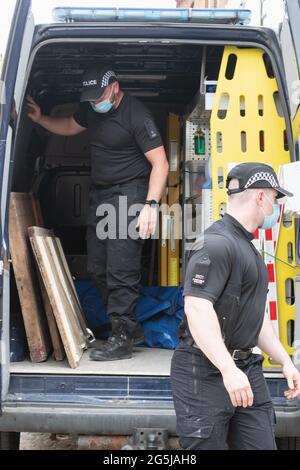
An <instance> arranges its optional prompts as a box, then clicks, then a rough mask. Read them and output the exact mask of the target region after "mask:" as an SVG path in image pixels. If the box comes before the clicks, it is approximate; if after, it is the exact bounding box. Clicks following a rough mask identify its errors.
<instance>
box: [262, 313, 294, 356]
mask: <svg viewBox="0 0 300 470" xmlns="http://www.w3.org/2000/svg"><path fill="white" fill-rule="evenodd" d="M258 347H259V348H260V349H261V350H262V351H263V352H265V353H266V354H268V355H269V356H271V357H272V359H273V360H274V361H275V362H276V363H277V364H282V365H283V364H285V363H286V362H287V361H290V357H289V355H288V353H287V352H286V350H285V349H284V347H283V346H282V344H281V342H280V341H279V339H278V337H277V336H276V334H275V332H274V330H273V327H272V325H271V322H270V320H269V318H268V316H267V315H265V318H264V322H263V326H262V329H261V330H260V334H259V337H258Z"/></svg>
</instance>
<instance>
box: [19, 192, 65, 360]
mask: <svg viewBox="0 0 300 470" xmlns="http://www.w3.org/2000/svg"><path fill="white" fill-rule="evenodd" d="M31 196H32V195H31ZM32 204H33V206H35V209H34V213H35V218H36V220H37V221H40V223H41V224H42V223H43V219H42V216H41V211H40V209H39V207H40V205H39V203H38V200H37V199H36V198H34V197H32ZM35 228H36V229H37V230H38V229H39V228H41V227H35ZM31 229H32V227H28V234H29V235H30V233H31ZM41 230H44V229H42V228H41ZM51 233H52V232H51ZM35 263H36V267H37V270H36V271H37V276H38V281H39V285H40V289H41V294H42V299H43V304H44V309H45V313H46V317H47V321H48V327H49V332H50V337H51V341H52V346H53V355H54V358H55V360H56V361H63V360H64V358H65V351H64V346H63V343H62V340H61V337H60V334H59V330H58V327H57V324H56V320H55V316H54V313H53V310H52V307H51V303H50V300H49V297H48V294H47V291H46V287H45V285H44V281H43V278H42V276H41V273H40V270H39V266H38V265H37V262H36V259H35Z"/></svg>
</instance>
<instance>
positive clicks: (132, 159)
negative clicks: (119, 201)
mask: <svg viewBox="0 0 300 470" xmlns="http://www.w3.org/2000/svg"><path fill="white" fill-rule="evenodd" d="M73 118H74V119H75V121H76V122H77V123H78V124H79V125H80V126H82V127H86V128H87V129H88V132H89V141H90V145H91V177H92V181H93V183H95V184H105V185H106V184H109V185H110V184H117V183H124V182H125V181H130V180H132V179H135V178H143V177H145V178H148V177H149V175H150V172H151V168H152V167H151V164H150V162H149V161H148V160H147V158H146V157H145V155H144V154H145V153H146V152H149V151H150V150H153V149H155V148H157V147H160V146H161V145H163V142H162V139H161V136H160V134H159V131H158V129H157V127H156V125H155V123H154V120H153V117H152V115H151V113H150V111H148V109H147V108H146V107H145V106H144V105H143V103H141V102H140V101H139V100H137V99H136V98H134V97H133V96H130V95H128V94H127V93H124V96H123V98H122V100H121V102H120V104H119V106H118V107H117V109H114V110H112V111H110V112H108V113H106V114H100V113H97V112H95V111H94V110H93V109H92V107H91V105H90V103H88V102H84V103H80V106H79V108H78V110H77V112H76V113H75V114H74V116H73Z"/></svg>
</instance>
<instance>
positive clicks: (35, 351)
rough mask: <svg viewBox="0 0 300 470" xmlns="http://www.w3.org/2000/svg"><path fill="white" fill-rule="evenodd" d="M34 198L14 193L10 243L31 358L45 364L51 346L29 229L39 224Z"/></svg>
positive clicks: (12, 196) (26, 194)
mask: <svg viewBox="0 0 300 470" xmlns="http://www.w3.org/2000/svg"><path fill="white" fill-rule="evenodd" d="M35 213H36V212H35V209H34V204H33V198H32V195H30V194H29V193H11V196H10V212H9V218H10V220H9V240H10V251H11V257H12V264H13V269H14V273H15V278H16V285H17V289H18V294H19V298H20V304H21V309H22V315H23V319H24V326H25V331H26V337H27V341H28V348H29V352H30V357H31V360H32V361H33V362H42V361H45V360H46V359H47V357H48V355H49V353H50V349H51V345H50V338H49V331H48V328H47V322H46V321H45V313H44V309H43V304H42V299H41V293H40V290H39V287H38V278H37V274H36V271H35V265H34V260H33V256H32V252H31V249H30V243H29V239H28V233H27V229H28V227H29V226H31V225H35V224H36V222H37V221H36V215H35Z"/></svg>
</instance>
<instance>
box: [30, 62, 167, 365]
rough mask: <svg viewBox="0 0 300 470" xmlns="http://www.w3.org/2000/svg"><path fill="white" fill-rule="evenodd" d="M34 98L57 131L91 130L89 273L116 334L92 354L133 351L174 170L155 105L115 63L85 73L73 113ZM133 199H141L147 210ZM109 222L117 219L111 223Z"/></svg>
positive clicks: (37, 115)
mask: <svg viewBox="0 0 300 470" xmlns="http://www.w3.org/2000/svg"><path fill="white" fill-rule="evenodd" d="M27 100H28V106H29V114H28V116H29V117H30V118H31V119H32V120H33V121H34V122H36V123H38V124H40V125H41V126H43V127H44V128H45V129H47V130H49V131H51V132H53V133H56V134H60V135H66V136H68V135H76V134H79V133H80V132H83V131H85V130H88V133H89V140H90V144H91V177H92V185H91V189H90V195H89V213H88V221H87V252H88V272H89V274H90V276H91V278H92V279H93V281H94V282H95V284H96V285H97V287H98V288H99V290H100V292H101V294H102V298H103V300H104V303H105V304H106V308H107V313H108V315H109V316H110V319H111V322H112V334H111V336H110V338H109V339H108V341H107V342H104V343H103V344H102V345H101V346H99V348H98V349H93V350H92V351H91V355H90V357H91V359H93V360H98V361H108V360H116V359H125V358H130V357H132V347H133V344H137V343H138V342H140V341H142V340H143V339H144V338H143V330H142V328H141V326H140V325H138V323H137V322H136V318H135V308H136V303H137V300H138V298H139V283H140V279H141V256H142V246H143V241H144V240H145V239H146V238H149V237H150V235H151V234H154V232H155V227H156V221H157V204H158V202H159V200H160V198H161V195H162V192H163V190H164V187H165V183H166V179H167V175H168V169H169V166H168V161H167V159H166V155H165V151H164V147H163V142H162V139H161V136H160V134H159V131H158V130H157V127H156V125H155V122H154V120H153V117H152V115H151V113H150V112H149V110H148V109H147V108H146V107H145V106H144V105H143V103H141V102H140V101H139V100H137V99H136V98H134V97H133V96H130V95H128V94H127V93H124V92H123V91H122V90H121V88H120V85H119V82H118V80H117V76H116V74H115V73H114V71H113V70H111V68H110V67H109V66H102V67H92V68H91V69H89V70H87V71H86V72H85V74H84V76H83V79H82V93H81V98H80V101H81V103H80V106H79V108H78V110H77V111H76V113H75V114H74V116H72V117H67V118H54V117H49V116H44V115H42V113H41V111H40V108H39V106H38V105H37V104H36V103H35V102H34V100H33V99H32V98H31V97H28V98H27ZM124 198H125V199H126V204H125V200H124ZM133 205H139V206H140V213H139V215H138V211H137V213H134V210H133V209H134V207H133ZM136 207H137V206H136ZM106 208H107V211H108V214H107V211H106V210H104V209H106ZM110 208H112V209H113V210H112V211H111V213H110V214H109V210H110ZM131 209H132V210H133V213H132V212H131ZM137 209H138V208H137ZM127 211H128V213H127ZM137 215H138V218H137ZM110 217H112V218H110ZM112 219H113V220H112ZM106 221H107V223H109V222H111V226H108V227H107V230H105V224H106ZM101 224H102V225H101ZM135 229H137V231H138V232H136V230H135ZM130 230H131V232H132V233H131V232H130ZM106 231H107V233H106Z"/></svg>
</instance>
